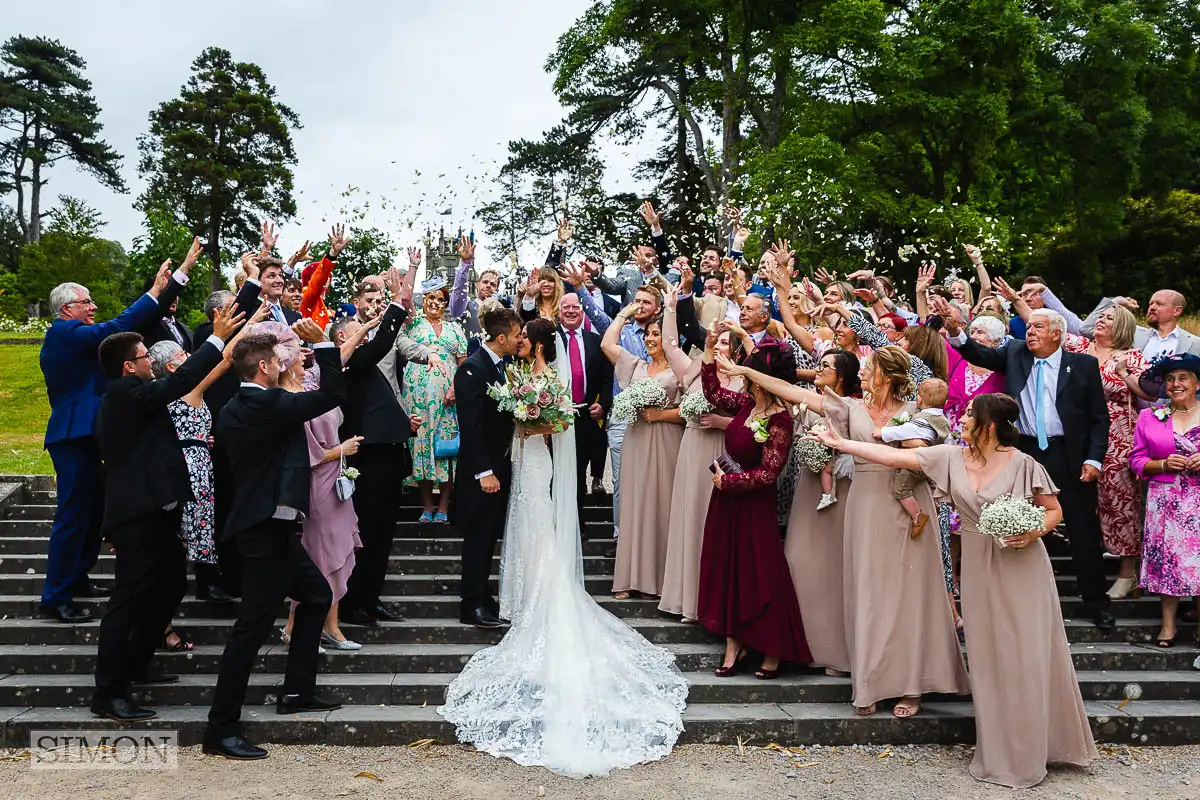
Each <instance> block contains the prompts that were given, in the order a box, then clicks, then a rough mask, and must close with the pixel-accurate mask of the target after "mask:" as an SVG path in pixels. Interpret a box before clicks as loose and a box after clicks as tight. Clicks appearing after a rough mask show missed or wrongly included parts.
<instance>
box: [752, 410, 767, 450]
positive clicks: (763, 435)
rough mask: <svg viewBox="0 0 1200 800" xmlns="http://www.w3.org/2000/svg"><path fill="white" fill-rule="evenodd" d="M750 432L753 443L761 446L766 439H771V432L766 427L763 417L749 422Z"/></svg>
mask: <svg viewBox="0 0 1200 800" xmlns="http://www.w3.org/2000/svg"><path fill="white" fill-rule="evenodd" d="M750 430H752V431H754V441H756V442H758V443H759V444H762V443H763V442H765V441H766V440H767V439H770V438H771V431H770V429H769V428H768V427H767V421H766V419H764V418H763V417H755V418H754V419H753V420H751V421H750Z"/></svg>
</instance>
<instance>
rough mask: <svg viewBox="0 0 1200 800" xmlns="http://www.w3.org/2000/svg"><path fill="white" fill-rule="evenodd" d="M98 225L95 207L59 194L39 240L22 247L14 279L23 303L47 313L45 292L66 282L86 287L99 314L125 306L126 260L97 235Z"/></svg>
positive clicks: (119, 250)
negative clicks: (123, 296) (122, 290)
mask: <svg viewBox="0 0 1200 800" xmlns="http://www.w3.org/2000/svg"><path fill="white" fill-rule="evenodd" d="M103 227H104V223H103V222H102V221H101V220H100V214H99V212H97V211H96V210H95V209H93V208H91V207H90V206H88V205H87V204H86V203H84V202H83V201H81V200H77V199H75V198H73V197H66V196H60V197H59V206H58V208H55V209H54V210H53V211H51V212H50V225H49V226H48V227H47V229H46V232H45V233H44V234H43V235H42V237H41V239H39V240H38V241H37V242H33V243H31V244H27V245H26V246H25V247H24V248H22V250H21V260H20V268H19V271H18V273H17V280H18V285H19V286H20V288H21V292H22V294H23V298H24V301H25V302H26V303H28V304H30V305H33V304H40V305H39V307H40V309H41V311H42V312H43V313H48V309H47V307H46V301H47V298H48V297H49V296H50V290H51V289H53V288H54V287H55V286H57V285H58V284H60V283H65V282H68V281H70V282H72V283H79V284H82V285H84V286H86V287H87V288H88V290H89V291H90V292H91V295H92V300H94V301H95V302H96V306H97V310H96V315H97V316H98V317H99V318H101V319H105V318H108V317H111V316H114V315H115V314H117V313H118V312H120V310H121V309H122V308H124V307H125V304H124V303H123V302H122V298H121V280H122V275H123V274H124V273H125V270H126V269H127V268H128V265H129V259H128V258H127V257H126V255H125V250H124V248H122V247H121V245H120V244H119V243H118V242H113V241H110V240H108V239H103V238H101V237H100V236H99V233H100V230H101V228H103Z"/></svg>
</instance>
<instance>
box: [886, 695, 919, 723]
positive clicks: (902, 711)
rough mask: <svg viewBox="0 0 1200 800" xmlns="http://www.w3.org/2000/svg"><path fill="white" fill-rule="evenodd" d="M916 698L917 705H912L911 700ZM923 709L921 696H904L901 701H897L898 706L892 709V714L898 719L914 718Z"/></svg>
mask: <svg viewBox="0 0 1200 800" xmlns="http://www.w3.org/2000/svg"><path fill="white" fill-rule="evenodd" d="M913 700H915V701H916V705H912V704H911V701H913ZM920 711H921V698H919V697H915V698H914V697H902V698H900V702H898V703H896V707H895V708H893V709H892V716H893V717H896V718H897V719H912V718H913V717H915V716H916V715H917V714H918V713H920Z"/></svg>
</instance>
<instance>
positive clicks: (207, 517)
mask: <svg viewBox="0 0 1200 800" xmlns="http://www.w3.org/2000/svg"><path fill="white" fill-rule="evenodd" d="M167 412H168V413H170V415H171V422H173V423H175V435H176V436H178V437H179V446H180V447H181V448H183V460H184V461H185V462H187V468H188V478H190V479H191V482H192V494H193V495H194V496H195V498H196V499H195V500H189V501H188V502H187V503H185V504H184V506H183V523H182V525H181V526H180V529H179V538H181V539H183V541H184V542H185V543H186V544H187V551H188V561H193V562H197V563H200V564H215V563H217V549H216V547H215V546H214V544H213V526H214V525H215V523H216V498H215V496H214V494H213V466H212V453H211V451H210V447H211V445H210V439H211V438H212V414H211V413H209V410H208V406H206V405H205V404H204V403H201V404H200V405H199V406H198V407H196V408H193V407H192V406H190V405H188V403H187V401H186V400H183V399H180V400H175V401H174V402H172V403H171V404H170V405H168V406H167Z"/></svg>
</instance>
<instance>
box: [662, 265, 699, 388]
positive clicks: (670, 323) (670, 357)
mask: <svg viewBox="0 0 1200 800" xmlns="http://www.w3.org/2000/svg"><path fill="white" fill-rule="evenodd" d="M678 302H679V287H678V286H673V287H671V291H669V292H667V293H666V294H665V295H664V296H663V303H664V304H665V305H666V310H665V311H664V312H663V330H662V342H663V352H665V353H666V356H667V363H668V364H670V365H671V369H672V370H674V371H675V375H676V376H677V377H678V378H679V379H680V380H683V375H684V373H686V372H687V371H688V367H690V366H691V365H692V359H690V358H688V355H687V353H685V352H683V348H681V347H680V346H679V322H678V319H677V317H678V313H677V309H676V306H677V304H678Z"/></svg>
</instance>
